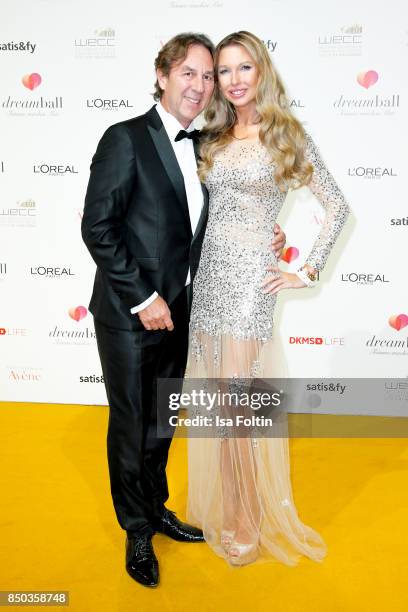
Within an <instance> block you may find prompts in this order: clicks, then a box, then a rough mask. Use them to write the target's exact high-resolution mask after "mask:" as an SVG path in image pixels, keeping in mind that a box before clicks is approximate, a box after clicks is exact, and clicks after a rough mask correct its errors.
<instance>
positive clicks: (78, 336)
mask: <svg viewBox="0 0 408 612" xmlns="http://www.w3.org/2000/svg"><path fill="white" fill-rule="evenodd" d="M67 315H68V317H69V320H70V321H71V325H69V326H68V325H64V326H63V327H62V326H60V325H57V324H56V325H54V327H53V328H52V329H51V330H50V331H49V333H48V337H49V338H50V340H51V341H52V342H53V343H54V344H59V345H78V346H81V345H89V344H93V343H94V342H95V331H94V330H93V329H91V328H90V327H87V326H86V325H84V324H83V321H84V319H86V317H87V315H88V310H87V309H86V308H85V306H72V307H71V308H69V309H68V310H67V311H66V314H65V316H67Z"/></svg>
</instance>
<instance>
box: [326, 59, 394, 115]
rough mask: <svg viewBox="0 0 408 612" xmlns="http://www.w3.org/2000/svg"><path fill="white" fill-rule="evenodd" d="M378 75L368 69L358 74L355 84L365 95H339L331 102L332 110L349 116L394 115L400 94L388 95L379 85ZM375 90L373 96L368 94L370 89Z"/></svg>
mask: <svg viewBox="0 0 408 612" xmlns="http://www.w3.org/2000/svg"><path fill="white" fill-rule="evenodd" d="M379 81H380V75H379V73H378V72H377V71H376V70H373V69H369V70H365V71H361V72H359V73H358V74H357V75H356V76H355V81H354V82H355V83H356V84H358V85H359V87H361V88H363V89H365V90H366V91H367V93H364V94H360V93H356V95H354V96H351V97H349V96H348V95H345V94H343V93H342V94H340V95H339V96H338V98H336V100H334V101H333V103H332V106H333V108H334V109H335V110H336V111H338V112H339V114H340V115H349V116H363V115H364V116H368V115H373V116H380V115H395V113H396V112H397V109H399V106H400V94H399V93H397V92H393V93H388V92H387V91H384V89H383V88H382V87H381V86H380V87H379V85H378V83H379ZM373 87H374V88H375V92H376V93H375V94H371V92H370V93H368V91H369V90H371V88H373Z"/></svg>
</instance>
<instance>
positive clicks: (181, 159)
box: [130, 102, 204, 314]
mask: <svg viewBox="0 0 408 612" xmlns="http://www.w3.org/2000/svg"><path fill="white" fill-rule="evenodd" d="M156 110H157V112H158V113H159V116H160V118H161V120H162V121H163V125H164V129H165V130H166V132H167V135H168V137H169V139H170V142H171V145H172V147H173V151H174V153H175V155H176V158H177V161H178V164H179V166H180V170H181V172H182V174H183V177H184V187H185V189H186V196H187V203H188V211H189V214H190V223H191V231H192V233H193V235H194V232H195V230H196V227H197V224H198V221H199V219H200V215H201V210H202V207H203V204H204V199H203V192H202V189H201V183H200V179H199V178H198V175H197V162H196V158H195V154H194V143H193V141H192V140H191V139H190V138H183V140H179V141H178V142H175V140H174V139H175V138H176V136H177V134H178V133H179V131H180V130H184V129H186V132H191V131H192V130H193V129H194V125H193V124H192V123H191V124H190V125H189V127H188V128H184V127H183V126H182V125H181V123H179V122H178V121H177V119H176V118H175V117H174V116H173V115H171V114H170V113H168V112H167V111H166V110H165V109H164V107H163V106H162V105H161V104H160V102H159V104H157V106H156ZM190 281H191V276H190V269H189V270H188V273H187V279H186V285H188V284H189V283H190ZM157 296H158V293H157V291H155V292H154V293H152V295H151V296H150V297H148V298H147V300H145V301H144V302H142V303H141V304H138V305H137V306H133V308H131V309H130V312H131V313H132V314H135V313H137V312H140V311H141V310H143V308H146V306H149V304H151V303H152V302H153V300H155V299H156V298H157Z"/></svg>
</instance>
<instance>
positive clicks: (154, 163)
mask: <svg viewBox="0 0 408 612" xmlns="http://www.w3.org/2000/svg"><path fill="white" fill-rule="evenodd" d="M196 154H197V151H196ZM202 189H203V197H204V205H203V208H202V211H201V216H200V219H199V222H198V225H197V228H196V230H195V232H194V235H192V231H191V224H190V215H189V210H188V203H187V196H186V191H185V187H184V179H183V174H182V172H181V170H180V167H179V165H178V162H177V159H176V156H175V153H174V151H173V147H172V145H171V143H170V140H169V138H168V136H167V132H166V130H165V129H164V126H163V123H162V121H161V119H160V117H159V114H158V113H157V111H156V109H155V107H154V106H153V107H152V108H151V109H150V110H149V111H148V112H147V113H146V114H144V115H141V116H140V117H135V118H133V119H129V120H128V121H122V122H120V123H116V124H115V125H112V126H110V127H109V128H108V129H107V130H106V132H105V133H104V135H103V136H102V138H101V140H100V142H99V144H98V147H97V150H96V153H95V155H94V156H93V158H92V164H91V173H90V178H89V183H88V189H87V193H86V198H85V208H84V215H83V218H82V237H83V240H84V242H85V244H86V246H87V247H88V249H89V251H90V253H91V255H92V258H93V259H94V261H95V263H96V265H97V269H96V274H95V282H94V288H93V293H92V298H91V302H90V305H89V310H90V311H91V312H92V314H93V315H94V317H95V319H96V320H98V321H100V322H101V323H103V324H105V325H107V326H109V327H113V328H117V329H126V330H132V329H133V330H138V329H142V328H143V326H142V324H141V322H140V319H139V317H138V315H137V314H131V312H130V309H131V308H132V307H133V306H137V305H138V304H141V303H142V302H143V301H144V300H146V299H147V298H148V297H149V296H150V295H151V294H152V293H153V292H154V291H157V293H158V294H159V295H160V296H161V297H162V298H163V299H164V300H166V302H167V303H168V304H169V305H171V302H172V301H173V300H174V299H175V298H176V297H177V296H178V294H179V293H180V292H181V291H182V289H183V288H184V286H185V282H186V278H187V273H188V269H189V267H190V270H191V279H192V280H193V278H194V275H195V273H196V271H197V267H198V262H199V258H200V252H201V245H202V241H203V237H204V232H205V226H206V223H207V215H208V193H207V190H206V189H205V187H204V186H203V187H202Z"/></svg>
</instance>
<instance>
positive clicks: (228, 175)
mask: <svg viewBox="0 0 408 612" xmlns="http://www.w3.org/2000/svg"><path fill="white" fill-rule="evenodd" d="M215 70H216V76H217V86H216V88H215V91H214V96H213V99H212V102H211V103H210V106H209V108H208V110H207V113H206V119H207V124H206V126H205V128H204V131H203V135H204V139H203V144H202V146H201V151H200V155H201V162H200V165H199V175H200V178H201V179H202V181H204V182H205V184H206V186H207V188H208V191H209V195H210V202H209V217H208V225H207V230H206V235H205V238H204V242H203V247H202V253H201V259H200V265H199V269H198V272H197V275H196V277H195V281H194V291H193V304H192V313H191V323H190V345H189V357H188V365H187V377H188V378H192V379H197V378H205V379H207V380H218V381H220V382H222V381H225V379H230V380H232V381H235V382H236V383H237V384H238V386H239V381H241V380H245V379H246V380H248V379H250V380H253V379H254V377H256V378H258V379H262V378H263V379H265V378H268V377H269V378H270V377H272V376H274V374H275V364H274V362H273V358H272V336H273V313H274V308H275V303H276V297H277V293H278V292H279V291H281V290H282V289H289V288H293V289H300V288H302V287H306V286H308V285H312V284H313V283H314V280H315V276H316V273H317V271H318V270H322V268H323V266H324V264H325V262H326V259H327V257H328V255H329V253H330V250H331V248H332V246H333V244H334V242H335V240H336V238H337V236H338V234H339V232H340V230H341V228H342V226H343V224H344V222H345V220H346V217H347V214H348V212H349V209H348V205H347V203H346V201H345V199H344V196H343V194H342V193H341V191H340V189H339V187H338V186H337V185H336V183H335V181H334V179H333V177H332V176H331V174H330V173H329V171H328V170H327V168H326V167H325V165H324V163H323V161H322V160H321V158H320V156H319V153H318V151H317V149H316V147H315V145H314V143H313V141H312V139H311V137H310V136H309V135H308V134H306V133H305V132H304V130H303V128H302V126H301V124H300V123H299V121H297V120H296V118H295V117H294V116H292V114H291V112H290V110H289V107H288V103H287V99H286V96H285V92H284V88H283V85H282V83H281V81H280V79H279V77H278V75H277V73H276V71H275V70H274V68H273V66H272V63H271V60H270V58H269V54H268V52H267V50H266V49H265V46H264V45H263V43H262V41H261V40H259V39H258V38H257V37H256V36H254V35H253V34H250V33H249V32H245V31H241V32H238V33H234V34H231V35H229V36H227V37H226V38H224V39H223V40H222V41H221V42H220V43H219V44H218V46H217V48H216V52H215ZM302 185H308V186H309V188H310V189H311V191H312V192H313V193H314V194H315V195H316V196H317V198H318V199H319V201H320V202H321V204H322V205H323V207H324V208H325V210H326V217H325V221H324V223H323V226H322V228H321V230H320V233H319V235H318V237H317V239H316V241H315V243H314V245H313V248H312V250H311V252H310V254H309V256H308V257H307V259H306V262H305V264H304V266H303V267H302V269H301V270H299V271H298V272H297V273H288V272H283V271H281V270H280V269H279V267H278V266H277V260H276V257H275V255H274V254H273V253H272V252H271V251H270V249H269V241H270V238H269V237H270V228H271V227H273V225H274V223H275V220H276V217H277V215H278V214H279V211H280V209H281V207H282V204H283V202H284V200H285V197H286V194H287V191H288V189H289V188H292V189H294V188H298V187H300V186H302ZM268 272H269V274H268ZM223 384H224V385H225V382H224V383H223ZM221 414H222V412H221ZM226 414H228V410H227V411H225V410H224V415H226ZM254 435H255V434H254ZM254 435H253V436H252V437H240V431H239V429H238V430H236V431H235V436H234V437H232V438H231V437H227V436H226V435H224V436H220V437H218V438H211V439H194V438H192V439H190V440H189V499H188V516H189V519H190V520H191V521H193V522H196V523H197V524H199V525H200V526H201V527H202V529H203V531H204V535H205V538H206V540H207V542H208V543H209V544H210V545H211V546H212V547H213V549H214V550H215V552H216V553H217V554H219V555H221V556H223V557H224V558H226V559H227V560H228V561H229V562H230V563H231V564H232V565H244V564H247V563H250V562H252V561H255V560H256V559H257V558H258V557H259V556H264V557H265V556H266V557H268V556H273V557H275V558H277V559H279V560H280V561H282V562H284V563H286V564H288V565H293V564H295V563H296V561H297V560H298V558H299V556H300V555H305V556H307V557H309V558H311V559H313V560H316V561H320V560H321V559H322V558H323V557H324V556H325V554H326V547H325V544H324V542H323V540H322V538H321V537H320V535H319V534H317V533H316V532H315V531H314V530H313V529H311V528H310V527H307V526H306V525H304V524H303V523H302V522H301V521H300V519H299V517H298V515H297V512H296V508H295V506H294V502H293V497H292V492H291V484H290V475H289V454H288V441H287V438H286V437H279V438H276V437H275V438H256V437H254Z"/></svg>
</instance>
